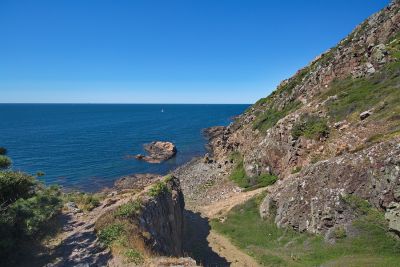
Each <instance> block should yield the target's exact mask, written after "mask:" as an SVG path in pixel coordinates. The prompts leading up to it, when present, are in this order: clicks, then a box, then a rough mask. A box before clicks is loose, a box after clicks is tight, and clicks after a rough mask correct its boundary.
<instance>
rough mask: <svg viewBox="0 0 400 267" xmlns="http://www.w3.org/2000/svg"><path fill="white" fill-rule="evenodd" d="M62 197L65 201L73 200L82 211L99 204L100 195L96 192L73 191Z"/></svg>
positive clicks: (89, 209)
mask: <svg viewBox="0 0 400 267" xmlns="http://www.w3.org/2000/svg"><path fill="white" fill-rule="evenodd" d="M64 198H65V200H66V201H72V202H75V204H76V205H77V206H78V208H80V209H81V210H83V211H91V210H93V209H94V208H96V207H98V206H100V196H98V195H97V194H88V193H81V192H74V193H69V194H66V195H65V196H64Z"/></svg>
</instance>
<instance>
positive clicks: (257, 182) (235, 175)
mask: <svg viewBox="0 0 400 267" xmlns="http://www.w3.org/2000/svg"><path fill="white" fill-rule="evenodd" d="M235 157H236V165H235V167H234V169H233V170H232V172H231V174H230V176H229V178H230V179H231V180H232V181H233V182H235V183H236V184H237V185H238V186H240V187H242V188H245V189H246V190H254V189H257V188H260V187H265V186H269V185H272V184H274V183H275V182H276V181H277V180H278V177H276V176H275V175H271V174H266V173H264V174H260V175H258V176H254V177H249V176H247V175H246V171H245V170H244V166H243V158H242V156H241V155H240V154H235Z"/></svg>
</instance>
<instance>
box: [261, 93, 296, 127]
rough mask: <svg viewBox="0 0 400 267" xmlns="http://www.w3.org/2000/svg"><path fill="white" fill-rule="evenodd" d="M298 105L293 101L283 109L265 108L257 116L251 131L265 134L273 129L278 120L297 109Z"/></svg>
mask: <svg viewBox="0 0 400 267" xmlns="http://www.w3.org/2000/svg"><path fill="white" fill-rule="evenodd" d="M300 105H301V103H300V102H299V101H293V102H290V103H289V104H287V105H286V106H285V107H284V108H283V109H277V108H274V107H267V108H266V110H265V111H264V112H263V113H261V114H259V115H258V116H257V118H256V120H255V121H254V123H253V129H254V130H256V129H257V130H259V131H262V132H265V131H266V130H268V129H269V128H271V127H273V126H274V125H275V124H276V123H277V122H278V121H279V120H280V119H282V118H284V117H285V116H286V115H288V114H289V113H291V112H293V111H294V110H296V109H297V108H299V107H300Z"/></svg>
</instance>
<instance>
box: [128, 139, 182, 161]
mask: <svg viewBox="0 0 400 267" xmlns="http://www.w3.org/2000/svg"><path fill="white" fill-rule="evenodd" d="M144 149H145V150H146V152H147V153H148V155H147V156H145V155H143V154H138V155H136V156H135V158H136V159H138V160H144V161H146V162H149V163H161V162H162V161H166V160H169V159H170V158H172V157H173V156H175V155H176V152H177V150H176V146H175V145H174V144H173V143H171V142H162V141H154V142H151V143H149V144H145V145H144Z"/></svg>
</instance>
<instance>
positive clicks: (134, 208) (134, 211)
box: [115, 200, 142, 218]
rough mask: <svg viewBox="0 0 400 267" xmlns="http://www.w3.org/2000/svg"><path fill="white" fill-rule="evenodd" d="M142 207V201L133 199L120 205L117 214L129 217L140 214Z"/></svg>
mask: <svg viewBox="0 0 400 267" xmlns="http://www.w3.org/2000/svg"><path fill="white" fill-rule="evenodd" d="M141 209H142V203H141V201H140V200H132V201H129V202H128V203H125V204H122V205H121V206H119V207H118V209H117V211H116V212H115V215H116V216H118V217H125V218H129V217H131V216H134V215H138V214H139V213H140V210H141Z"/></svg>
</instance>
